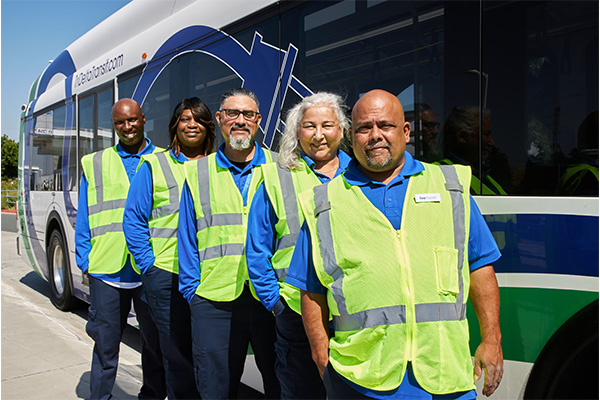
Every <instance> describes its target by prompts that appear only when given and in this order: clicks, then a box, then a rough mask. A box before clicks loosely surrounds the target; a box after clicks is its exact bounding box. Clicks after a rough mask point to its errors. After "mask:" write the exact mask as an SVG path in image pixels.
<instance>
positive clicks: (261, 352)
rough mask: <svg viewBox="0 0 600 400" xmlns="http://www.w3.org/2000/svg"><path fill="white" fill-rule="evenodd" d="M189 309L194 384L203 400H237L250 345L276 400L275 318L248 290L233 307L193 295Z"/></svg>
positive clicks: (267, 391) (268, 393)
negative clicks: (194, 372) (194, 373)
mask: <svg viewBox="0 0 600 400" xmlns="http://www.w3.org/2000/svg"><path fill="white" fill-rule="evenodd" d="M190 310H191V314H192V347H193V354H194V368H195V370H196V383H197V385H198V390H199V391H200V394H201V395H202V398H204V399H235V398H237V395H238V387H239V384H240V379H241V377H242V373H243V372H244V362H245V360H246V354H247V351H248V344H251V345H252V349H253V351H254V359H255V361H256V365H257V366H258V369H259V371H260V373H261V375H262V380H263V385H264V389H265V398H267V399H278V398H279V396H280V389H279V382H278V381H277V377H276V376H275V349H274V344H275V318H274V317H273V314H271V313H270V312H268V311H267V310H266V309H265V308H264V307H263V306H262V304H260V303H259V302H258V301H257V300H255V299H254V298H253V297H252V294H251V293H250V290H249V289H248V287H247V286H246V287H245V288H244V291H243V293H242V294H241V295H240V297H238V298H237V299H235V300H233V301H230V302H218V301H211V300H208V299H205V298H202V297H200V296H194V298H193V299H192V302H191V303H190Z"/></svg>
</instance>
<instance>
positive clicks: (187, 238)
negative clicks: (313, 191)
mask: <svg viewBox="0 0 600 400" xmlns="http://www.w3.org/2000/svg"><path fill="white" fill-rule="evenodd" d="M254 146H255V151H254V157H253V158H252V160H251V161H250V162H249V163H248V164H247V165H246V166H245V167H244V168H239V167H238V166H236V165H234V164H232V163H231V162H230V161H229V160H228V159H227V157H225V153H223V149H224V148H225V144H222V145H221V146H220V147H219V150H217V153H216V155H215V159H216V162H217V165H218V166H219V167H221V168H226V169H229V172H231V176H232V177H233V181H234V182H235V185H236V187H237V188H238V190H239V191H240V193H241V194H242V198H243V199H244V206H246V204H247V202H248V188H249V184H250V182H251V180H252V174H253V173H254V170H255V168H258V167H260V165H261V164H264V163H265V162H266V161H267V160H266V158H265V155H264V153H263V152H262V151H259V146H258V143H256V142H255V143H254ZM208 184H209V183H208V182H206V185H208ZM200 190H202V188H200ZM215 190H217V188H215ZM196 234H197V230H196V211H195V209H194V200H193V199H192V193H191V192H190V188H189V186H188V182H187V181H186V182H185V183H184V185H183V191H182V193H181V201H180V202H179V228H178V229H177V252H178V256H179V291H180V292H181V293H182V294H183V297H185V298H186V300H187V301H188V302H191V301H192V299H193V298H194V294H195V293H196V289H197V288H198V286H199V285H200V258H199V257H198V238H197V236H196Z"/></svg>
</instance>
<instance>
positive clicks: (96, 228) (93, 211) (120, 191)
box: [81, 146, 162, 275]
mask: <svg viewBox="0 0 600 400" xmlns="http://www.w3.org/2000/svg"><path fill="white" fill-rule="evenodd" d="M160 150H162V149H160V148H158V147H156V148H155V150H154V151H155V152H156V151H160ZM81 167H82V168H83V172H84V174H85V177H86V179H87V181H88V223H89V226H90V235H91V246H92V249H91V251H90V254H89V257H88V260H89V273H90V274H98V275H108V274H114V273H117V272H119V271H120V270H121V268H123V266H124V265H125V262H126V261H127V257H128V256H129V254H130V253H129V250H128V249H127V244H126V243H125V235H124V234H123V212H124V210H125V201H126V200H127V193H128V192H129V177H128V176H127V171H126V170H125V166H124V165H123V161H122V160H121V157H120V156H119V154H118V153H117V146H113V147H109V148H107V149H104V150H102V151H98V152H96V153H92V154H88V155H86V156H84V157H83V158H82V159H81ZM131 264H132V266H133V267H134V268H135V262H134V260H133V257H131Z"/></svg>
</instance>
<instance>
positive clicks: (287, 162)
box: [277, 92, 350, 170]
mask: <svg viewBox="0 0 600 400" xmlns="http://www.w3.org/2000/svg"><path fill="white" fill-rule="evenodd" d="M321 105H323V106H327V107H331V109H333V111H334V112H335V115H336V117H337V120H338V124H339V125H340V128H342V137H343V138H344V137H345V136H346V133H347V132H348V128H349V127H350V121H349V120H348V117H347V116H346V113H345V112H344V110H345V109H346V108H347V106H346V104H345V103H344V100H343V99H342V97H341V96H339V95H337V94H334V93H328V92H317V93H315V94H313V95H311V96H308V97H305V98H304V99H302V101H301V102H300V103H298V104H296V105H295V106H294V107H292V109H291V110H290V111H289V112H288V115H287V118H286V121H285V130H284V131H283V137H282V138H281V141H280V144H279V158H278V159H277V162H278V163H279V165H280V166H281V167H283V168H287V169H290V170H292V169H299V168H300V152H301V150H302V149H301V148H300V144H299V142H298V134H299V133H300V123H301V121H302V117H303V116H304V113H305V112H306V110H308V109H309V108H311V107H315V106H321ZM343 138H342V141H343V140H344V139H343Z"/></svg>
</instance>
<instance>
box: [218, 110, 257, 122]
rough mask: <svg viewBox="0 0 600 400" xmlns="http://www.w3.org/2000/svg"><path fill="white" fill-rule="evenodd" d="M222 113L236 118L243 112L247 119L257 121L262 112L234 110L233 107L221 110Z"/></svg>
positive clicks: (228, 117)
mask: <svg viewBox="0 0 600 400" xmlns="http://www.w3.org/2000/svg"><path fill="white" fill-rule="evenodd" d="M219 112H220V113H222V114H225V117H226V118H227V119H236V118H237V117H239V116H240V114H242V115H243V116H244V119H245V120H246V121H256V120H257V119H258V116H259V115H260V113H258V112H256V111H252V110H244V111H242V110H234V109H232V108H225V109H223V110H219Z"/></svg>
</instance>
